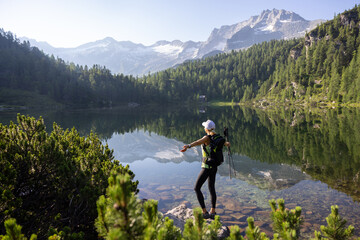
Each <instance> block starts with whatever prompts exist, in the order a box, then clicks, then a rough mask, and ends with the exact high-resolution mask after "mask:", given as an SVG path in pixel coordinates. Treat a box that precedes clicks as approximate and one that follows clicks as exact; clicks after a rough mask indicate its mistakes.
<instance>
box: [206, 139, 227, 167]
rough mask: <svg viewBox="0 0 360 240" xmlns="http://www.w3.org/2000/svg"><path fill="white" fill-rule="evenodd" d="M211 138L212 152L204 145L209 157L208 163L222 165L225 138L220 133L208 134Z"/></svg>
mask: <svg viewBox="0 0 360 240" xmlns="http://www.w3.org/2000/svg"><path fill="white" fill-rule="evenodd" d="M208 137H209V138H210V153H209V152H208V151H207V149H206V148H205V146H203V147H204V151H205V152H206V153H207V154H208V156H209V158H208V160H207V161H206V164H208V165H209V166H220V165H221V164H222V163H223V162H224V156H223V152H222V149H223V147H224V144H225V138H223V137H222V136H221V135H219V134H214V135H208Z"/></svg>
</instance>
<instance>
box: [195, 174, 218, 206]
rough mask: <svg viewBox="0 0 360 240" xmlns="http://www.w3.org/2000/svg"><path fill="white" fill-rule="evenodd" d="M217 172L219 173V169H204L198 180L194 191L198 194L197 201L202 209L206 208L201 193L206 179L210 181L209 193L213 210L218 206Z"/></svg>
mask: <svg viewBox="0 0 360 240" xmlns="http://www.w3.org/2000/svg"><path fill="white" fill-rule="evenodd" d="M216 172H217V167H213V168H202V169H201V171H200V173H199V176H198V179H197V180H196V184H195V188H194V190H195V192H196V196H197V199H198V201H199V203H200V206H201V207H202V208H205V202H204V195H203V194H202V192H201V187H202V185H203V184H204V182H205V181H206V179H208V186H209V192H210V196H211V206H212V208H215V206H216V192H215V177H216Z"/></svg>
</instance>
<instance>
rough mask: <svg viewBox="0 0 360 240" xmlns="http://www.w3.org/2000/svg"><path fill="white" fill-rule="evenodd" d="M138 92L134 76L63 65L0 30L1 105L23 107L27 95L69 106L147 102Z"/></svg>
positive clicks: (96, 68) (142, 93) (58, 59)
mask: <svg viewBox="0 0 360 240" xmlns="http://www.w3.org/2000/svg"><path fill="white" fill-rule="evenodd" d="M139 89H145V87H143V86H141V84H139V81H137V80H136V78H134V77H133V76H124V75H122V74H119V75H113V74H111V72H110V71H109V70H108V69H106V68H105V67H101V66H98V65H94V66H92V67H91V68H89V67H88V66H79V65H75V64H74V63H65V62H64V61H63V60H62V59H60V58H55V57H54V56H47V55H45V54H44V53H43V52H41V51H39V49H38V48H36V47H31V46H30V44H29V42H23V43H20V41H19V40H18V39H17V38H15V37H14V35H13V34H12V33H11V32H4V31H3V30H2V29H0V93H1V94H0V105H5V104H10V105H26V104H27V102H26V100H27V99H26V98H25V96H27V95H30V96H32V97H37V98H38V97H39V96H41V97H45V99H46V100H49V99H50V100H53V101H55V102H57V103H61V104H66V105H72V106H110V105H112V104H116V103H121V102H131V101H146V100H148V98H147V97H146V96H147V93H148V92H146V93H144V91H140V90H139ZM139 92H141V94H139ZM12 99H15V100H12Z"/></svg>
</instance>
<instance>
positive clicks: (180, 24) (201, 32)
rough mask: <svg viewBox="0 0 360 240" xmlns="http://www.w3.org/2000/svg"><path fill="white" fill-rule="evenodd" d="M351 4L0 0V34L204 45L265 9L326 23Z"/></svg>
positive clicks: (339, 0)
mask: <svg viewBox="0 0 360 240" xmlns="http://www.w3.org/2000/svg"><path fill="white" fill-rule="evenodd" d="M355 4H359V2H358V1H355V0H315V1H314V0H302V1H295V0H275V1H268V0H252V1H248V0H195V1H194V0H181V1H179V0H171V1H169V0H152V1H149V0H126V1H125V0H86V1H85V0H76V1H74V0H61V1H59V0H31V1H29V0H0V28H3V29H4V30H5V31H11V32H12V33H14V34H15V35H16V36H17V37H28V38H32V39H35V40H37V41H46V42H48V43H49V44H51V45H53V46H55V47H76V46H79V45H81V44H84V43H87V42H92V41H96V40H100V39H103V38H105V37H112V38H114V39H115V40H117V41H132V42H135V43H142V44H144V45H151V44H154V43H155V42H157V41H159V40H168V41H172V40H181V41H188V40H193V41H206V39H207V38H208V37H209V35H210V33H211V31H212V30H213V29H214V28H219V27H221V26H222V25H231V24H234V23H238V22H241V21H244V20H247V19H248V18H250V17H251V16H255V15H259V14H260V13H261V12H262V11H263V10H266V9H273V8H276V9H285V10H288V11H293V12H295V13H297V14H299V15H300V16H302V17H303V18H305V19H307V20H315V19H325V20H330V19H332V18H333V17H334V15H335V14H338V13H341V12H343V11H344V10H348V9H350V8H353V7H354V6H355Z"/></svg>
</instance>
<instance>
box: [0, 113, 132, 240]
mask: <svg viewBox="0 0 360 240" xmlns="http://www.w3.org/2000/svg"><path fill="white" fill-rule="evenodd" d="M112 171H113V172H116V173H118V174H125V173H128V174H129V177H130V178H131V179H133V177H134V174H133V173H132V172H131V171H130V170H129V168H128V166H127V167H123V166H122V165H121V164H120V163H119V161H116V160H114V157H113V151H111V150H110V149H109V148H108V147H107V146H103V145H102V142H101V141H100V140H99V138H98V137H97V136H96V135H95V134H94V133H91V134H90V135H89V136H86V137H81V136H80V135H79V133H78V132H77V131H76V130H75V129H71V130H68V129H67V130H63V129H61V127H60V126H58V125H57V124H55V123H54V125H53V130H52V132H51V133H48V132H47V131H46V128H45V124H44V121H43V119H42V118H41V117H40V118H39V119H37V120H36V119H34V118H31V117H25V116H21V115H18V117H17V124H15V123H13V122H11V123H10V125H9V126H4V125H2V124H0V189H1V192H0V222H4V221H5V220H6V219H9V218H15V219H17V221H18V222H19V224H20V225H22V226H23V230H24V232H25V233H26V234H29V233H30V232H35V233H36V234H37V235H38V236H39V237H41V238H44V237H46V236H48V234H53V233H54V232H58V233H60V232H61V231H62V232H63V233H64V234H65V235H66V236H72V233H76V232H78V233H79V234H80V232H84V234H85V235H84V238H86V239H91V238H92V239H94V238H96V237H97V234H96V230H95V228H94V221H95V218H96V216H97V212H96V200H97V199H98V198H99V196H100V195H102V194H104V193H105V189H106V188H107V186H108V182H107V179H108V177H109V176H110V173H111V172H112ZM130 185H131V191H133V192H136V191H137V182H131V184H130ZM1 227H2V229H0V230H1V232H3V230H4V228H3V226H1ZM1 227H0V228H1ZM65 227H68V228H65ZM51 229H52V231H49V230H51ZM64 229H65V230H66V231H64ZM69 229H70V230H69ZM69 232H71V234H70V233H69ZM77 236H81V234H80V235H77ZM68 239H70V238H68Z"/></svg>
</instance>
